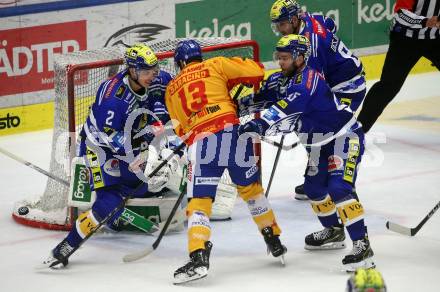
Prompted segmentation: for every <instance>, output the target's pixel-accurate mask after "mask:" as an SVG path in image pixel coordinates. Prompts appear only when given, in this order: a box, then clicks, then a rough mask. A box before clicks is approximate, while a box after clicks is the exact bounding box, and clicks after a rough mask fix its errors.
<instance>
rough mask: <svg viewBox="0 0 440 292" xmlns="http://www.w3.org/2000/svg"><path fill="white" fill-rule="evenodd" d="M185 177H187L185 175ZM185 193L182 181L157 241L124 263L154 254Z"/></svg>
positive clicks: (126, 258) (184, 185)
mask: <svg viewBox="0 0 440 292" xmlns="http://www.w3.org/2000/svg"><path fill="white" fill-rule="evenodd" d="M243 88H244V85H243V84H240V86H239V87H238V89H237V91H236V92H235V93H234V96H233V97H232V100H234V101H235V100H237V98H238V96H239V95H240V94H241V92H242V90H243ZM183 177H185V175H184V176H183ZM185 193H186V182H183V181H182V185H181V191H180V195H179V198H178V199H177V201H176V203H175V204H174V206H173V209H172V210H171V213H170V215H169V216H168V218H167V221H166V222H165V225H164V226H163V228H162V230H161V231H160V233H159V236H158V237H157V239H156V240H155V241H154V242H153V244H152V245H151V246H148V247H147V248H145V249H143V250H140V251H138V252H134V253H131V254H127V255H125V256H124V257H123V258H122V260H123V261H124V262H126V263H128V262H133V261H137V260H139V259H141V258H144V257H146V256H148V255H149V254H150V253H152V252H153V251H154V250H155V249H156V248H157V247H158V246H159V244H160V242H161V240H162V238H163V236H164V235H165V233H166V231H167V229H168V226H169V225H170V223H171V221H172V220H173V217H174V215H175V214H176V211H177V208H178V207H179V205H180V203H181V202H182V199H183V197H184V195H185Z"/></svg>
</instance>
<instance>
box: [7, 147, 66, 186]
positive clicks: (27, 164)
mask: <svg viewBox="0 0 440 292" xmlns="http://www.w3.org/2000/svg"><path fill="white" fill-rule="evenodd" d="M0 152H1V153H3V154H4V155H6V156H8V157H9V158H12V159H14V160H15V161H18V162H20V163H22V164H24V165H26V166H29V167H30V168H32V169H35V170H36V171H38V172H39V173H42V174H44V175H45V176H47V177H49V178H51V179H53V180H54V181H56V182H59V183H61V184H63V185H65V186H69V182H68V181H67V180H64V179H62V178H60V177H57V176H56V175H53V174H52V173H50V172H48V171H46V170H44V169H42V168H40V167H38V166H36V165H35V164H32V163H30V162H29V161H26V160H24V159H23V158H20V157H18V156H16V155H15V154H12V153H11V152H9V151H7V150H5V149H3V148H1V147H0Z"/></svg>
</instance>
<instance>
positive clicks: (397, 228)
mask: <svg viewBox="0 0 440 292" xmlns="http://www.w3.org/2000/svg"><path fill="white" fill-rule="evenodd" d="M439 208H440V201H439V202H438V203H437V204H436V205H435V206H434V208H433V209H432V210H431V211H429V213H428V215H426V216H425V218H423V220H422V221H421V222H420V223H419V224H418V225H417V226H416V227H414V228H409V227H405V226H402V225H400V224H396V223H393V222H390V221H387V223H386V226H387V228H388V229H389V230H391V231H394V232H397V233H400V234H403V235H408V236H414V235H416V234H417V232H419V230H420V229H421V228H422V227H423V225H425V223H426V221H428V220H429V218H431V217H432V215H434V213H435V212H436V211H437V210H438V209H439Z"/></svg>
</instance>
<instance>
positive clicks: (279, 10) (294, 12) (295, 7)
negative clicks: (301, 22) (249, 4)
mask: <svg viewBox="0 0 440 292" xmlns="http://www.w3.org/2000/svg"><path fill="white" fill-rule="evenodd" d="M300 11H301V7H300V6H299V4H298V2H296V1H295V0H277V1H275V3H274V4H273V5H272V8H271V9H270V19H271V21H272V22H273V23H277V22H281V21H284V20H290V19H291V18H292V17H293V16H298V14H299V13H300Z"/></svg>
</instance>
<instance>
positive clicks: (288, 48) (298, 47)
mask: <svg viewBox="0 0 440 292" xmlns="http://www.w3.org/2000/svg"><path fill="white" fill-rule="evenodd" d="M275 49H276V52H286V53H291V54H292V57H293V59H296V58H298V56H299V55H303V56H304V61H305V62H306V63H307V60H308V59H309V57H310V54H311V48H310V41H309V39H308V38H306V37H305V36H303V35H297V34H289V35H286V36H283V37H282V38H281V39H280V40H279V41H278V43H277V45H276V48H275Z"/></svg>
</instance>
